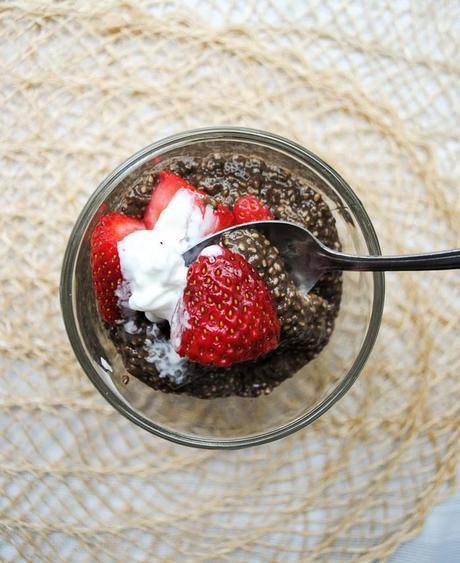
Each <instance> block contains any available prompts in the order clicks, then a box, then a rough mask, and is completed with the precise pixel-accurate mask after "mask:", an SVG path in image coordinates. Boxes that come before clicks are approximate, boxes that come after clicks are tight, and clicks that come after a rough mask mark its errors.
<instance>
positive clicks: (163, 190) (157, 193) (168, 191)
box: [144, 170, 204, 229]
mask: <svg viewBox="0 0 460 563" xmlns="http://www.w3.org/2000/svg"><path fill="white" fill-rule="evenodd" d="M181 188H185V189H187V190H189V191H191V192H194V193H196V194H200V195H201V194H202V195H204V193H203V192H200V191H199V190H197V189H196V188H195V187H194V186H192V185H191V184H189V183H188V182H187V181H186V180H184V179H183V178H181V177H180V176H177V174H173V173H172V172H168V171H167V170H160V172H159V173H158V182H157V185H156V186H155V188H154V190H153V193H152V198H151V199H150V202H149V204H148V206H147V209H146V210H145V215H144V223H145V226H146V228H147V229H153V227H154V226H155V223H156V222H157V221H158V217H159V216H160V214H161V212H162V211H163V209H166V207H168V203H169V202H170V201H171V200H172V198H173V197H174V195H175V194H176V192H177V191H178V190H180V189H181Z"/></svg>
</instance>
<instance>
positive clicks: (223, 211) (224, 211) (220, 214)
mask: <svg viewBox="0 0 460 563" xmlns="http://www.w3.org/2000/svg"><path fill="white" fill-rule="evenodd" d="M214 217H215V218H216V219H217V221H216V224H215V226H214V227H213V228H212V229H211V230H210V231H209V232H207V233H204V234H205V235H210V234H212V233H217V232H219V231H223V230H224V229H226V228H227V227H231V226H232V225H234V224H235V217H234V216H233V213H232V210H231V209H230V208H229V207H227V206H226V205H224V204H223V203H218V204H217V207H216V208H215V209H214Z"/></svg>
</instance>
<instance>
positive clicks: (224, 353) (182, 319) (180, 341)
mask: <svg viewBox="0 0 460 563" xmlns="http://www.w3.org/2000/svg"><path fill="white" fill-rule="evenodd" d="M171 335H172V341H173V344H174V346H175V348H176V350H177V352H178V353H179V355H181V356H186V357H187V358H188V359H189V360H191V361H192V362H197V363H200V364H212V365H215V366H218V367H226V366H229V365H231V364H234V363H236V362H243V361H248V360H255V359H256V358H258V357H259V356H261V355H262V354H265V353H266V352H269V351H270V350H273V349H274V348H276V346H277V345H278V342H279V336H280V323H279V321H278V317H277V315H276V310H275V306H274V303H273V299H272V296H271V294H270V291H269V290H268V288H267V286H266V285H265V282H264V281H263V279H262V278H261V277H260V276H259V274H258V273H257V272H256V270H255V269H254V268H253V267H252V266H251V265H250V264H249V263H248V262H247V261H246V260H245V259H244V258H243V257H242V256H241V255H240V254H236V253H234V252H231V251H230V250H228V249H226V248H225V249H222V252H221V253H220V254H218V255H217V256H215V255H214V256H213V255H209V256H208V255H201V256H199V257H198V258H197V260H196V261H195V262H194V263H193V264H192V265H191V266H190V268H189V270H188V274H187V285H186V288H185V290H184V294H183V297H182V300H181V301H180V302H179V304H178V306H177V307H176V311H175V314H174V315H173V319H172V326H171Z"/></svg>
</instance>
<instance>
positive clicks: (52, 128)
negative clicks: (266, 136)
mask: <svg viewBox="0 0 460 563" xmlns="http://www.w3.org/2000/svg"><path fill="white" fill-rule="evenodd" d="M459 20H460V5H459V4H458V2H447V1H445V2H442V1H441V2H428V1H421V2H417V3H412V4H411V6H410V7H409V5H407V6H406V3H405V2H390V1H384V2H376V3H375V2H374V3H370V2H365V1H364V0H363V1H362V2H359V1H357V2H352V3H349V2H335V1H331V2H328V1H325V0H321V1H319V0H318V1H310V2H301V1H299V2H283V1H279V2H276V1H274V0H272V1H270V0H260V1H248V2H242V1H241V2H237V1H229V2H217V1H214V2H213V1H210V0H187V1H186V2H181V1H179V0H177V2H176V1H173V0H170V1H168V2H160V1H151V2H146V1H143V0H141V1H139V0H119V1H117V0H113V1H110V2H95V1H94V0H80V1H79V2H70V1H65V0H62V1H56V2H46V1H44V0H37V1H33V0H16V1H11V0H3V1H2V2H1V3H0V66H1V69H2V70H1V73H0V77H1V78H0V99H1V108H0V125H1V126H0V151H1V168H0V175H1V208H0V214H1V215H0V216H1V221H0V264H1V269H0V272H1V274H0V280H1V281H0V299H1V309H0V311H1V315H0V353H1V356H0V362H1V369H2V372H1V386H0V407H1V410H0V559H1V560H3V561H15V562H16V561H50V562H54V561H78V562H80V561H91V562H93V561H97V562H99V561H102V562H106V561H107V562H109V561H120V562H121V561H123V562H125V561H163V560H164V561H200V560H202V561H221V560H222V561H223V560H230V561H256V562H257V561H296V560H302V561H325V562H329V561H348V560H353V561H371V560H372V561H375V560H382V559H386V558H387V557H389V556H390V554H391V553H392V552H394V550H395V549H396V547H397V546H398V545H399V544H401V543H402V542H404V541H406V540H407V539H408V538H410V537H412V536H414V535H415V534H416V533H417V532H418V531H419V530H420V528H421V526H422V524H423V522H424V518H425V515H426V514H427V511H428V510H429V509H430V507H432V506H433V505H434V504H435V503H436V502H438V501H439V500H440V499H441V498H442V497H443V495H446V494H447V493H448V492H451V491H452V490H453V488H454V486H455V483H454V475H455V469H456V463H457V461H458V452H459V446H458V442H459V434H460V416H459V414H460V412H459V409H460V407H459V404H460V403H459V391H460V384H459V381H460V380H459V376H460V354H459V348H460V336H459V333H458V328H459V319H460V277H459V273H458V272H439V273H423V274H417V273H413V274H411V273H406V274H393V275H388V276H387V301H386V308H385V314H384V319H383V327H382V330H381V333H380V337H379V340H378V343H377V346H376V348H375V351H374V353H373V354H372V357H371V359H370V361H369V362H368V364H367V367H366V369H365V371H364V372H363V373H362V375H361V377H360V378H359V380H358V382H357V383H356V385H355V386H354V387H353V388H352V390H351V391H350V392H349V394H348V395H347V396H346V397H345V398H344V399H342V400H341V401H340V402H339V403H338V404H337V405H336V406H335V407H334V408H333V409H332V410H331V411H329V413H328V414H327V415H325V416H324V417H323V418H322V419H320V420H319V421H318V422H317V423H315V424H314V425H313V426H311V427H309V428H307V429H305V430H304V431H301V432H299V433H297V434H296V435H293V436H291V437H290V438H288V439H285V440H282V441H280V442H277V443H274V444H271V445H267V446H262V447H259V448H253V449H249V450H243V451H235V452H227V453H222V452H210V451H199V450H192V449H188V448H185V447H178V446H175V445H172V444H170V443H167V442H165V441H162V440H160V439H158V438H155V437H153V436H151V435H149V434H147V433H145V432H143V431H142V430H140V429H139V428H137V427H136V426H134V425H133V424H131V423H130V422H128V421H127V420H125V419H124V418H123V417H122V416H121V415H119V414H117V413H116V412H114V411H113V410H112V408H111V407H110V406H109V405H108V404H107V403H106V402H105V401H104V399H103V398H102V397H101V396H99V394H98V393H97V392H96V390H95V389H94V388H93V387H92V385H91V384H90V383H89V381H88V380H87V378H86V376H85V375H84V373H83V372H82V370H81V369H80V368H79V366H78V365H77V363H76V361H75V359H74V357H73V354H72V352H71V350H70V347H69V344H68V342H67V338H66V335H65V333H64V329H63V324H62V321H61V314H60V309H59V303H58V284H59V271H60V266H61V260H62V255H63V251H64V248H65V245H66V241H67V237H68V235H69V232H70V230H71V228H72V225H73V222H74V221H75V219H76V217H77V215H78V213H79V211H80V210H81V208H82V206H83V204H84V203H85V201H86V199H87V197H88V196H89V194H90V193H91V192H92V190H94V188H95V187H96V185H97V184H98V183H99V182H100V181H101V180H102V179H103V178H104V176H105V175H106V174H107V173H108V172H110V170H112V169H113V168H114V167H115V166H117V165H118V164H119V163H120V162H121V161H123V160H124V159H125V158H127V157H128V156H129V155H131V154H132V153H133V152H135V151H137V150H138V149H140V148H142V147H143V146H145V145H147V144H149V143H151V142H153V141H155V140H158V139H160V138H162V137H164V136H167V135H168V134H171V133H174V132H178V131H181V130H185V129H189V128H193V127H198V126H207V125H208V126H209V125H218V124H231V125H244V126H248V127H256V128H260V129H265V130H269V131H272V132H275V133H278V134H281V135H284V136H287V137H289V138H291V139H294V140H297V141H298V142H300V143H302V144H303V145H305V146H307V147H308V148H310V149H311V150H313V151H314V152H316V153H317V154H319V155H320V156H322V157H323V159H325V160H326V161H327V162H329V163H330V164H332V165H333V166H334V167H335V168H336V169H337V170H338V171H339V172H340V173H341V174H342V175H343V176H344V177H345V178H346V179H347V180H348V182H349V183H350V184H351V185H352V186H353V188H354V189H355V190H356V192H357V193H358V195H359V196H360V198H361V199H362V201H363V203H364V205H365V206H366V207H367V209H368V210H369V213H370V215H371V217H372V219H373V221H374V223H375V226H376V229H377V232H378V234H379V237H380V240H381V243H382V247H383V250H384V251H385V252H386V253H402V252H404V251H406V252H410V251H417V250H423V249H441V248H448V247H455V246H460V219H459V217H460V188H459V186H460V168H459V162H460V143H459V138H460V59H459V53H460V40H459V33H458V21H459ZM456 26H457V27H456Z"/></svg>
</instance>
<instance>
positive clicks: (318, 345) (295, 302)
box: [109, 154, 342, 398]
mask: <svg viewBox="0 0 460 563" xmlns="http://www.w3.org/2000/svg"><path fill="white" fill-rule="evenodd" d="M165 168H166V169H168V170H170V171H171V172H174V173H176V174H178V175H179V176H181V177H183V178H185V179H186V180H187V181H188V182H190V183H191V184H193V185H194V186H196V187H197V188H199V189H201V190H203V191H204V192H206V193H207V194H209V196H210V197H212V198H216V200H218V201H220V202H222V203H225V204H226V205H229V206H233V205H234V203H235V201H236V200H237V198H238V197H240V196H241V195H245V194H250V195H255V196H256V197H257V198H259V199H260V200H261V201H262V203H264V204H265V205H267V206H268V207H269V208H270V210H271V212H272V214H273V216H274V217H275V219H284V220H288V221H292V222H294V223H298V224H300V225H303V226H305V227H306V228H308V229H309V230H310V231H311V232H312V233H313V234H314V235H315V236H317V237H318V238H319V239H320V240H321V241H322V242H323V243H324V244H326V245H327V246H329V247H331V248H335V249H340V242H339V240H338V235H337V230H336V227H335V220H334V218H333V216H332V214H331V212H330V210H329V208H328V206H327V205H326V203H325V202H324V201H323V199H322V197H321V195H320V194H319V193H317V192H315V190H314V189H313V188H312V187H310V186H306V185H305V184H304V183H303V182H302V181H300V180H298V179H297V178H296V177H294V176H292V175H291V174H290V173H289V172H287V171H286V170H283V169H281V168H278V167H276V166H271V165H268V164H266V163H265V162H263V161H262V160H260V159H259V158H246V157H243V156H240V155H217V154H213V155H210V156H208V157H205V158H186V159H180V160H175V161H173V162H171V163H170V164H169V166H166V167H165ZM155 182H156V174H155V172H152V171H146V172H144V173H143V174H142V176H141V177H140V178H139V179H138V181H137V182H136V183H135V184H134V185H133V186H132V187H131V188H130V189H129V190H128V191H127V193H126V196H125V198H124V199H123V201H122V203H121V204H120V205H119V208H118V211H120V212H122V213H124V214H126V215H131V216H133V217H139V218H141V217H142V216H143V214H144V210H145V208H146V206H147V204H148V202H149V200H150V196H151V193H152V190H153V187H154V186H155ZM222 243H223V244H224V245H225V246H226V247H228V248H229V249H230V250H232V251H234V252H239V253H240V254H242V255H243V256H244V257H245V258H246V260H247V261H248V262H249V263H250V264H252V265H253V266H254V268H255V269H256V270H257V271H258V272H259V274H260V275H261V276H262V277H263V279H264V280H265V282H266V284H267V286H268V288H269V289H270V291H271V293H272V295H273V298H274V300H275V304H276V310H277V314H278V318H279V321H280V324H281V340H280V345H279V347H278V348H277V349H276V350H273V351H272V352H269V353H268V354H266V355H265V356H263V357H262V358H259V359H258V360H256V361H252V362H244V363H238V364H234V365H232V366H230V367H228V368H216V367H211V366H203V365H199V364H194V363H192V362H187V369H186V375H185V377H183V378H181V380H180V385H178V384H177V379H176V378H175V377H165V376H164V375H162V376H160V375H159V373H158V371H157V369H156V367H155V364H154V363H152V361H151V359H150V358H149V347H148V344H149V342H151V340H152V339H153V338H165V339H167V338H169V325H168V323H166V322H165V323H162V324H160V325H158V326H157V325H153V324H152V323H151V322H150V321H148V320H147V319H146V317H145V315H144V314H143V313H136V312H133V311H129V310H125V312H124V314H125V316H126V319H125V320H126V322H125V323H120V324H116V325H114V326H112V327H110V328H109V334H110V338H111V339H112V341H113V342H114V344H115V346H116V348H117V350H118V352H119V353H120V355H121V357H122V359H123V362H124V365H125V367H126V369H127V371H128V372H129V374H131V375H133V376H135V377H137V378H138V379H140V380H141V381H143V382H145V383H146V384H147V385H149V386H151V387H153V388H154V389H157V390H160V391H163V392H172V393H187V394H189V395H194V396H196V397H201V398H212V397H224V396H229V395H239V396H245V397H256V396H258V395H260V394H269V393H270V392H271V391H272V390H273V389H274V388H275V387H277V386H278V385H279V384H280V383H281V382H282V381H283V380H285V379H286V378H288V377H291V376H292V375H294V373H295V372H296V371H298V370H299V369H300V368H301V367H302V366H303V365H305V364H306V363H307V362H309V361H310V360H312V359H313V358H314V357H315V356H317V355H318V354H319V352H320V351H321V350H322V349H323V347H324V346H325V345H326V344H327V342H328V340H329V338H330V335H331V333H332V331H333V328H334V320H335V318H336V316H337V313H338V310H339V306H340V298H341V292H342V282H341V274H340V273H330V274H327V275H325V276H324V277H323V278H322V279H321V280H320V281H319V282H318V283H317V285H316V286H315V287H314V288H313V290H312V291H311V292H310V293H309V294H308V295H307V296H302V295H300V294H299V293H298V292H297V290H296V287H295V285H294V283H293V281H292V280H291V279H290V277H289V274H288V272H287V271H286V269H285V266H284V262H283V260H282V258H281V257H280V253H279V250H278V249H277V248H276V247H275V246H273V245H272V244H271V243H270V241H269V240H267V239H266V238H265V237H264V236H263V235H262V234H260V233H258V232H257V231H256V230H255V229H248V230H246V231H239V232H237V233H232V234H230V235H226V236H225V237H223V240H222Z"/></svg>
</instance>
